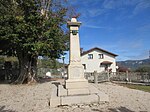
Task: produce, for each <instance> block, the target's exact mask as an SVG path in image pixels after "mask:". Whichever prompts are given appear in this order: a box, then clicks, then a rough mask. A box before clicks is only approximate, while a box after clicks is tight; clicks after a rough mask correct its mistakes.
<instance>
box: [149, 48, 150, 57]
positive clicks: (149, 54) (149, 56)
mask: <svg viewBox="0 0 150 112" xmlns="http://www.w3.org/2000/svg"><path fill="white" fill-rule="evenodd" d="M149 59H150V50H149Z"/></svg>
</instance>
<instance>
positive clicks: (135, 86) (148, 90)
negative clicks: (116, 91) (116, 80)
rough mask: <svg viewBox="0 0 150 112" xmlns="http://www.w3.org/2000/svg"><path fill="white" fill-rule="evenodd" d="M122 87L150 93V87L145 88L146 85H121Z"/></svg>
mask: <svg viewBox="0 0 150 112" xmlns="http://www.w3.org/2000/svg"><path fill="white" fill-rule="evenodd" d="M119 85H121V86H124V87H127V88H131V89H137V90H142V91H145V92H150V86H144V85H134V84H119Z"/></svg>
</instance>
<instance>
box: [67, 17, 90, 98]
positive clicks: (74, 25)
mask: <svg viewBox="0 0 150 112" xmlns="http://www.w3.org/2000/svg"><path fill="white" fill-rule="evenodd" d="M67 25H68V27H69V30H70V59H69V66H68V79H67V80H66V81H65V88H66V89H67V95H76V94H89V90H88V81H87V80H86V79H85V78H84V69H83V65H82V63H81V56H80V54H81V53H80V42H79V27H80V25H81V22H77V19H76V18H72V19H71V21H69V22H67Z"/></svg>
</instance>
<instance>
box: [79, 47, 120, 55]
mask: <svg viewBox="0 0 150 112" xmlns="http://www.w3.org/2000/svg"><path fill="white" fill-rule="evenodd" d="M94 50H98V51H103V52H105V53H108V54H110V55H113V56H118V55H117V54H114V53H111V52H109V51H106V50H104V49H101V48H98V47H94V48H92V49H90V50H87V51H84V52H83V53H81V56H83V55H85V54H88V53H90V52H92V51H94Z"/></svg>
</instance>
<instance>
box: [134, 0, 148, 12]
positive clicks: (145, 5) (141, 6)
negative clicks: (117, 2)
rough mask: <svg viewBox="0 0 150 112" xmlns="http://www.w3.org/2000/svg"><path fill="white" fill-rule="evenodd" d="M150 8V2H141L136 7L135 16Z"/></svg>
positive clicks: (142, 0) (143, 0)
mask: <svg viewBox="0 0 150 112" xmlns="http://www.w3.org/2000/svg"><path fill="white" fill-rule="evenodd" d="M147 8H150V0H141V1H140V2H139V3H137V5H136V6H135V8H134V10H133V14H134V15H136V14H138V13H139V12H142V11H143V10H145V9H147Z"/></svg>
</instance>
